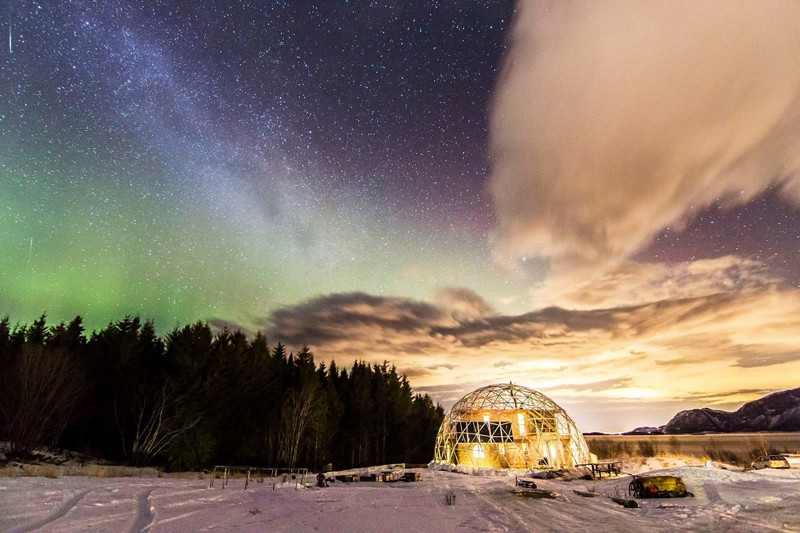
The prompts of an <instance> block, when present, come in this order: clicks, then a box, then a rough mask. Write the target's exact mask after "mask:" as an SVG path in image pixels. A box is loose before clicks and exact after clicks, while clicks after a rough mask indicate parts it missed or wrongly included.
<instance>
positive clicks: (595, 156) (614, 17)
mask: <svg viewBox="0 0 800 533" xmlns="http://www.w3.org/2000/svg"><path fill="white" fill-rule="evenodd" d="M798 25H800V4H798V3H796V2H778V1H765V2H738V3H730V2H722V1H709V2H694V1H688V0H687V1H660V2H609V1H599V2H584V3H580V2H578V3H575V2H560V3H552V2H547V3H544V2H520V3H519V4H518V8H517V14H516V19H515V22H514V25H513V28H512V32H511V35H510V47H509V50H508V52H507V54H506V57H505V60H504V65H503V71H502V76H501V78H500V81H499V82H498V85H497V87H496V90H495V91H494V95H493V105H492V110H491V125H490V139H491V146H490V151H491V156H492V159H493V169H492V173H491V177H490V180H489V189H490V191H491V193H492V196H493V199H494V203H495V207H496V211H497V215H498V221H499V227H498V231H497V234H496V235H495V245H496V250H495V251H496V255H497V257H498V258H499V259H500V260H503V261H509V260H515V259H517V258H520V257H532V256H536V257H541V258H546V259H549V264H550V268H551V270H552V271H553V272H556V273H560V272H566V271H570V270H573V269H578V270H588V271H592V272H598V271H604V270H605V269H607V268H611V267H614V266H617V265H619V264H620V262H621V261H622V260H624V258H626V257H628V256H630V255H631V254H632V253H633V252H635V251H636V250H638V249H640V248H642V247H643V246H645V245H646V244H648V242H649V241H650V240H651V239H652V237H653V236H654V235H655V234H656V233H657V232H658V231H659V230H661V229H662V228H664V227H666V226H672V227H680V226H681V224H684V223H686V222H687V220H688V219H689V218H690V217H691V215H692V214H693V213H695V212H697V211H698V210H700V209H702V208H704V207H707V206H708V205H710V204H711V203H712V202H714V201H721V202H723V203H725V204H726V205H729V206H733V205H736V204H740V203H743V202H746V201H748V200H750V199H752V198H753V197H754V196H756V195H758V194H759V193H760V192H762V191H763V190H764V189H765V188H767V187H769V186H771V185H776V186H778V187H779V188H780V189H781V191H782V194H783V196H784V197H785V198H786V199H787V200H789V201H793V202H800V178H798V175H799V173H798V170H799V169H800V151H798V150H797V146H798V142H800V33H798V31H797V27H798Z"/></svg>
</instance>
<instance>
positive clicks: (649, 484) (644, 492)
mask: <svg viewBox="0 0 800 533" xmlns="http://www.w3.org/2000/svg"><path fill="white" fill-rule="evenodd" d="M628 494H630V495H631V496H632V497H634V498H683V497H686V496H694V494H692V493H691V492H688V491H687V490H686V485H685V484H684V483H683V479H681V478H679V477H677V476H650V477H635V476H634V478H633V481H631V483H630V485H628Z"/></svg>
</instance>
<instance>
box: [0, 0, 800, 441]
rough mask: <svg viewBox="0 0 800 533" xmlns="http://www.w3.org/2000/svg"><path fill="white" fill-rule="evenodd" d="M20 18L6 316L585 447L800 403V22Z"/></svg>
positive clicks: (0, 61) (293, 8)
mask: <svg viewBox="0 0 800 533" xmlns="http://www.w3.org/2000/svg"><path fill="white" fill-rule="evenodd" d="M3 8H4V9H2V11H3V13H2V17H0V31H1V33H2V34H3V35H4V37H7V41H8V42H7V43H5V42H4V44H3V46H2V47H0V228H2V231H0V315H2V316H5V315H9V317H10V319H11V321H12V323H16V322H19V323H29V322H31V321H32V320H34V319H35V318H36V317H38V316H39V315H40V314H41V313H43V312H46V313H47V316H48V321H49V322H50V323H57V322H59V321H62V320H70V319H72V318H74V316H76V315H78V314H80V315H81V316H82V317H83V318H84V323H85V325H86V327H87V329H88V330H89V331H91V330H93V329H99V328H102V327H104V326H105V325H106V324H107V323H108V322H109V321H116V320H119V319H121V318H122V317H123V316H125V315H141V316H142V317H143V318H146V319H152V320H154V321H155V323H156V325H157V327H158V329H159V331H161V332H167V331H169V330H170V329H172V328H173V327H175V326H176V325H183V324H186V323H188V322H192V321H196V320H205V321H209V322H210V323H211V324H213V325H214V326H216V327H220V328H222V327H229V328H239V329H242V330H244V331H247V332H255V331H257V330H263V331H265V332H266V333H267V335H268V338H269V340H270V341H271V342H273V343H275V342H278V341H280V342H284V343H286V344H288V345H290V346H291V347H297V346H299V345H302V344H308V345H310V346H311V348H312V350H313V351H314V353H315V355H316V358H317V360H318V361H320V360H323V361H329V360H331V359H335V360H336V361H337V364H339V365H347V364H349V363H350V362H351V361H352V360H354V359H364V360H368V361H375V362H381V361H383V360H389V361H391V362H393V363H394V364H396V365H397V367H398V369H399V370H400V371H402V372H405V373H406V374H407V375H408V377H409V379H410V381H411V384H412V386H414V388H415V389H416V390H418V391H419V392H427V393H429V394H431V395H432V396H433V397H434V399H436V400H437V401H440V402H442V403H443V404H444V405H445V406H449V405H451V404H452V403H454V402H455V401H456V400H458V398H460V397H461V396H462V395H463V394H464V393H466V392H468V391H469V390H471V389H473V388H476V387H478V386H481V385H486V384H490V383H495V382H505V381H514V382H515V383H519V384H521V385H525V386H530V387H533V388H535V389H538V390H541V391H542V392H544V393H545V394H548V395H549V396H551V397H552V398H553V399H554V400H555V401H556V402H557V403H559V404H561V405H562V406H564V407H566V408H567V409H568V410H569V411H570V412H571V413H572V414H573V416H574V418H575V419H576V421H577V422H578V424H579V426H580V427H581V428H582V429H584V430H586V431H593V430H608V431H621V430H627V429H631V428H633V427H635V426H640V425H658V424H663V423H666V421H667V420H668V419H669V418H670V417H671V416H672V414H674V413H675V412H677V411H678V410H680V409H684V408H689V407H700V406H713V407H717V408H724V409H733V408H736V407H738V405H740V404H741V403H742V402H744V401H748V400H752V399H755V398H757V397H760V396H761V395H763V394H766V393H769V392H772V391H776V390H782V389H786V388H794V387H797V386H800V381H799V380H798V379H797V377H796V376H800V207H798V206H799V205H800V177H799V176H800V37H798V33H797V32H796V27H797V25H798V23H800V7H798V5H796V4H788V3H781V2H762V3H758V4H752V5H751V4H746V5H745V4H741V5H740V4H737V5H736V6H735V7H731V6H730V4H725V3H721V2H720V3H717V2H708V3H703V4H702V5H695V3H691V2H670V3H628V2H591V3H585V4H581V3H577V4H576V3H557V4H554V3H545V2H533V1H532V2H521V3H519V4H518V5H517V4H515V3H514V2H512V1H499V0H498V1H477V0H475V1H466V0H454V1H448V2H437V1H419V2H392V1H377V0H376V1H345V0H334V1H325V2H322V1H318V2H317V1H310V0H307V1H257V2H251V1H241V2H197V3H190V2H182V1H177V0H159V1H153V2H148V1H145V2H131V3H129V2H121V1H117V0H106V1H102V2H90V1H72V2H44V1H42V2H36V1H25V0H5V1H4V5H3ZM4 41H5V39H4ZM598 405H602V406H603V408H602V410H598Z"/></svg>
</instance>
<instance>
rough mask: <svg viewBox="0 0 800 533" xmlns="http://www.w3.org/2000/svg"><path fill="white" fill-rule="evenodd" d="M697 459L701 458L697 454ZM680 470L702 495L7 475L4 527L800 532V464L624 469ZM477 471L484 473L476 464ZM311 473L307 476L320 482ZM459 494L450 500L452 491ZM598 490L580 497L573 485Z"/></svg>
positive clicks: (431, 476)
mask: <svg viewBox="0 0 800 533" xmlns="http://www.w3.org/2000/svg"><path fill="white" fill-rule="evenodd" d="M695 463H696V461H695ZM652 467H656V470H653V471H652V473H653V474H654V475H655V474H665V475H677V476H681V477H682V478H683V479H684V481H685V483H686V486H687V489H688V490H689V491H691V492H692V493H694V497H693V498H692V497H689V498H674V499H653V500H639V505H640V507H639V508H637V509H627V508H624V507H622V506H621V505H618V504H617V503H614V502H613V501H612V500H611V499H610V498H609V497H610V496H622V497H626V496H627V487H628V484H629V483H630V480H631V478H630V477H629V476H621V477H619V478H612V479H603V480H602V481H598V480H594V481H589V480H583V479H573V480H566V479H558V478H555V479H537V480H536V483H537V485H538V486H539V488H540V489H546V490H549V491H553V492H555V493H557V494H558V495H559V496H558V497H557V498H555V499H540V498H522V497H519V495H517V494H515V489H516V487H515V486H514V475H515V474H517V475H524V474H526V472H520V471H516V472H503V471H491V472H489V471H483V472H480V474H481V475H467V474H463V473H457V472H449V471H444V470H432V469H413V470H412V471H417V472H420V473H421V475H422V478H421V481H419V482H416V483H414V482H410V483H406V482H396V483H379V482H359V483H342V482H339V481H337V482H335V483H331V484H330V486H329V487H327V488H316V487H311V488H306V487H304V486H303V485H302V484H299V483H297V482H292V481H291V480H289V481H288V482H281V480H266V481H265V482H264V483H257V482H252V483H250V485H249V486H248V488H247V490H244V480H242V479H233V480H231V481H230V482H229V484H228V486H227V487H226V488H225V489H222V488H221V483H218V482H215V483H214V487H213V488H209V478H208V476H207V475H206V476H202V475H198V474H193V475H191V476H184V477H162V478H152V477H149V478H148V477H143V478H92V477H61V478H56V479H50V478H43V477H18V478H0V531H3V532H7V531H13V532H23V531H33V530H35V531H43V532H48V531H131V532H138V531H170V532H172V531H175V532H179V531H214V530H225V531H233V532H249V531H277V532H280V531H323V530H324V531H398V530H404V531H437V532H447V531H462V530H479V531H552V530H558V531H587V530H594V531H621V530H624V531H664V530H678V531H712V530H713V531H800V469H790V470H769V469H765V470H758V471H741V470H740V469H736V468H735V467H731V466H726V465H720V464H718V463H709V464H705V463H701V464H691V462H690V461H686V460H679V459H674V458H673V459H656V458H651V459H648V460H647V461H640V462H638V463H631V464H628V463H626V464H625V465H624V470H625V471H627V472H631V471H634V470H636V471H637V472H634V473H642V472H647V471H648V469H649V468H652ZM474 473H477V472H474ZM313 480H314V475H313V474H312V475H309V476H308V477H307V478H306V481H309V482H312V481H313ZM450 490H452V491H453V492H454V493H455V495H456V500H455V504H454V505H447V503H446V494H447V493H448V492H449V491H450ZM575 490H579V491H582V492H584V493H586V492H594V493H597V494H599V495H600V496H598V497H594V498H592V497H583V496H580V495H578V494H576V493H575V492H574V491H575Z"/></svg>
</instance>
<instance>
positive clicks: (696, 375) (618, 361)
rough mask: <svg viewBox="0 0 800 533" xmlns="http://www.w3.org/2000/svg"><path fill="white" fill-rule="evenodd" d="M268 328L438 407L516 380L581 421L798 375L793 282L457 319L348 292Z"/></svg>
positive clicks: (278, 318)
mask: <svg viewBox="0 0 800 533" xmlns="http://www.w3.org/2000/svg"><path fill="white" fill-rule="evenodd" d="M701 270H702V269H701ZM264 324H265V325H266V326H267V337H268V339H269V340H270V342H271V343H273V344H274V343H275V342H278V341H280V342H283V343H285V344H288V345H289V346H290V347H292V348H296V347H299V346H301V345H303V344H308V345H310V346H311V348H312V350H313V352H314V354H315V356H316V358H317V360H324V361H330V360H331V359H335V360H336V361H337V362H338V363H339V364H349V362H350V361H353V360H355V359H362V360H366V361H370V362H380V361H383V360H389V361H391V362H392V363H393V364H395V365H396V366H397V368H398V371H400V372H403V373H405V374H406V375H408V376H413V377H414V380H413V383H412V385H413V386H414V388H415V390H417V391H420V392H428V393H430V394H431V395H432V396H433V397H434V399H436V400H438V401H441V402H443V403H445V404H447V403H448V402H449V403H450V404H452V402H453V401H455V400H457V399H458V398H460V397H461V396H462V395H463V394H465V393H466V392H468V391H470V390H472V389H474V388H475V387H476V386H478V385H487V384H490V383H502V382H508V381H513V382H514V383H519V384H521V385H525V386H530V387H533V388H535V389H537V390H546V391H552V392H553V395H554V399H555V400H556V401H561V400H563V401H565V402H573V403H577V404H580V405H585V407H583V409H585V411H584V412H583V413H582V414H581V413H580V412H579V413H576V416H585V417H586V419H587V420H590V416H589V415H590V410H591V409H592V408H594V409H596V405H597V404H596V401H597V400H600V399H602V400H603V401H606V400H607V399H613V400H614V401H615V402H629V403H630V405H631V406H633V405H636V403H637V402H640V403H641V402H644V404H648V403H652V402H661V403H660V404H659V405H662V406H663V405H666V403H669V402H677V403H680V402H683V403H680V405H681V408H684V406H685V404H686V402H689V401H692V398H693V395H696V394H697V393H696V391H703V394H705V395H710V396H713V397H715V398H719V399H720V400H719V401H746V400H751V399H754V398H755V396H754V395H750V396H747V395H743V394H740V393H738V392H736V391H742V390H750V389H752V390H779V389H783V388H791V387H794V386H796V380H794V379H793V376H795V375H798V374H800V356H798V351H797V331H800V290H798V289H790V288H781V287H777V286H766V287H761V288H747V289H743V290H738V291H726V292H720V293H714V294H705V295H702V296H695V297H687V298H681V299H665V300H661V301H655V302H648V303H641V304H637V305H628V306H620V307H610V308H601V309H572V310H570V309H563V308H559V307H548V308H545V309H541V310H538V311H534V312H530V313H525V314H521V315H501V314H497V313H492V314H485V315H480V316H477V317H475V318H471V317H466V316H462V317H461V318H459V319H456V318H454V317H453V314H452V309H451V308H450V307H447V306H441V305H436V304H430V303H425V302H419V301H415V300H409V299H405V298H397V297H381V296H370V295H366V294H362V293H351V294H342V295H331V296H325V297H320V298H317V299H314V300H311V301H309V302H306V303H304V304H301V305H297V306H294V307H287V308H284V309H281V310H279V311H276V312H275V313H273V314H272V315H270V316H269V317H268V318H267V319H265V320H264ZM442 384H449V385H442ZM730 398H735V400H730ZM588 399H593V400H594V401H595V403H592V402H591V401H589V402H588V403H585V404H582V403H581V402H583V400H588ZM665 402H666V403H665ZM694 406H697V403H695V404H694ZM673 414H674V412H673ZM665 421H666V420H654V421H652V423H653V424H655V423H664V422H665ZM636 424H637V425H642V423H640V422H638V421H637V422H636ZM591 428H592V426H588V427H587V430H588V429H591ZM594 428H595V429H609V428H607V427H606V428H598V427H596V426H594ZM621 429H630V428H621Z"/></svg>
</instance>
